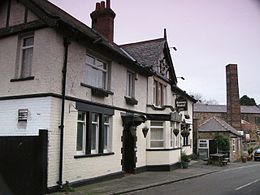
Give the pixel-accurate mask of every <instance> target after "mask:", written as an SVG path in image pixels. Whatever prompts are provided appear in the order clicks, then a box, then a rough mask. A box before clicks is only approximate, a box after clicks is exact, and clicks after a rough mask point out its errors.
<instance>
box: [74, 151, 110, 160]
mask: <svg viewBox="0 0 260 195" xmlns="http://www.w3.org/2000/svg"><path fill="white" fill-rule="evenodd" d="M114 154H115V153H114V152H109V153H100V154H83V155H75V156H74V158H75V159H78V158H91V157H98V156H110V155H114Z"/></svg>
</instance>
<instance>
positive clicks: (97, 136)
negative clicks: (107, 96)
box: [90, 113, 99, 154]
mask: <svg viewBox="0 0 260 195" xmlns="http://www.w3.org/2000/svg"><path fill="white" fill-rule="evenodd" d="M95 115H96V116H97V121H94V119H95V117H94V116H95ZM91 124H92V125H91V139H90V140H91V154H98V151H99V150H98V149H99V147H98V146H99V114H98V113H92V121H91ZM93 125H94V126H95V137H96V139H95V143H96V144H95V145H94V148H92V144H93V141H94V140H93V130H94V129H93Z"/></svg>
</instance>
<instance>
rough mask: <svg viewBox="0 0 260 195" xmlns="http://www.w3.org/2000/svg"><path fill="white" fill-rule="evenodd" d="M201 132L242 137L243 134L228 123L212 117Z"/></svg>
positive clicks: (200, 127) (202, 125)
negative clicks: (226, 133)
mask: <svg viewBox="0 0 260 195" xmlns="http://www.w3.org/2000/svg"><path fill="white" fill-rule="evenodd" d="M198 131H199V132H230V133H232V134H234V135H237V136H241V134H240V133H239V132H238V131H237V130H236V129H235V128H234V127H232V126H231V125H229V124H228V123H227V122H225V121H223V120H221V119H219V118H217V117H211V118H209V119H208V120H206V121H205V122H204V123H202V124H201V125H200V126H199V128H198Z"/></svg>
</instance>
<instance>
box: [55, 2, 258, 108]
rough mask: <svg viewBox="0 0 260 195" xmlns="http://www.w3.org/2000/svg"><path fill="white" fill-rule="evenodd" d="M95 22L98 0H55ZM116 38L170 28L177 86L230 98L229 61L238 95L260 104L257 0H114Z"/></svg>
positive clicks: (136, 38) (144, 35)
mask: <svg viewBox="0 0 260 195" xmlns="http://www.w3.org/2000/svg"><path fill="white" fill-rule="evenodd" d="M51 2H53V3H54V4H56V5H57V6H59V7H61V8H62V9H64V10H65V11H66V12H68V13H70V14H71V15H72V16H74V17H75V18H77V19H79V20H80V21H82V22H84V23H85V24H87V25H88V26H91V20H90V16H89V14H90V13H91V12H92V11H93V10H94V8H95V4H96V2H99V1H97V0H51ZM111 7H112V9H113V10H114V11H115V13H116V14H117V15H116V18H115V38H114V40H115V43H117V44H123V43H130V42H137V41H142V40H149V39H154V38H160V37H163V29H164V28H166V29H167V35H168V42H169V46H170V47H173V46H174V47H176V48H177V51H174V50H171V54H172V58H173V62H174V66H175V71H176V75H177V76H183V77H185V81H183V80H179V82H178V86H179V87H181V88H182V89H183V90H186V91H187V92H188V93H189V92H196V93H200V94H202V95H203V96H204V97H205V98H206V99H215V100H217V101H218V103H220V104H225V103H226V79H225V66H226V65H227V64H229V63H236V64H238V71H239V85H240V96H242V95H244V94H247V95H248V96H250V97H253V98H255V100H256V101H257V103H258V104H259V103H260V87H259V85H260V3H259V1H258V0H218V1H216V0H196V1H194V0H161V1H158V0H141V1H140V0H128V1H123V0H111Z"/></svg>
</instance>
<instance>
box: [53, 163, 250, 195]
mask: <svg viewBox="0 0 260 195" xmlns="http://www.w3.org/2000/svg"><path fill="white" fill-rule="evenodd" d="M252 163H254V162H247V163H241V162H237V163H228V165H226V166H222V167H220V166H215V165H207V163H206V162H205V161H191V162H190V164H189V167H188V168H187V169H181V168H180V169H175V170H173V171H163V172H160V171H156V172H151V171H147V172H143V173H139V174H130V175H129V174H127V175H125V176H124V177H122V178H118V179H113V180H109V181H104V182H99V183H95V184H90V185H85V186H81V187H77V188H74V190H75V191H74V192H69V193H55V195H61V194H71V195H83V194H84V195H92V194H125V193H130V192H135V191H138V190H143V189H147V188H151V187H156V186H161V185H165V184H170V183H174V182H178V181H182V180H187V179H191V178H195V177H200V176H203V175H207V174H211V173H214V172H218V171H222V170H227V169H233V168H236V167H241V166H248V165H250V164H252Z"/></svg>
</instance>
